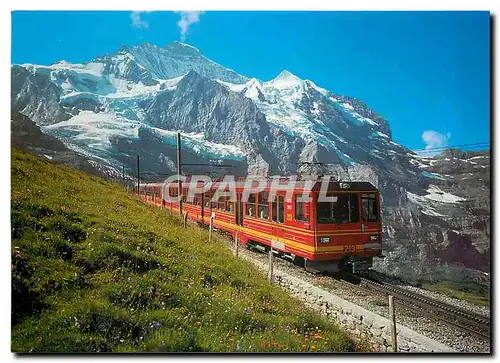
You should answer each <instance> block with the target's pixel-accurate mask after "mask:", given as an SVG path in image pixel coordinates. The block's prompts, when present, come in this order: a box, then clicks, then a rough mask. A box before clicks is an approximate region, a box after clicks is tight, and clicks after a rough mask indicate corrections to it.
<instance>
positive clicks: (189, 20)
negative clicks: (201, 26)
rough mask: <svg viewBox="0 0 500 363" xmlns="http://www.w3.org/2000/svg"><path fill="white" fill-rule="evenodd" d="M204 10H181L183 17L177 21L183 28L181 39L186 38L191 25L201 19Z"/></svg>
mask: <svg viewBox="0 0 500 363" xmlns="http://www.w3.org/2000/svg"><path fill="white" fill-rule="evenodd" d="M202 13H203V11H181V12H180V14H181V18H180V20H179V21H178V22H177V25H178V26H179V28H180V29H181V41H182V42H183V41H185V40H186V36H187V34H188V31H189V26H190V25H191V24H195V23H197V22H199V21H200V15H201V14H202Z"/></svg>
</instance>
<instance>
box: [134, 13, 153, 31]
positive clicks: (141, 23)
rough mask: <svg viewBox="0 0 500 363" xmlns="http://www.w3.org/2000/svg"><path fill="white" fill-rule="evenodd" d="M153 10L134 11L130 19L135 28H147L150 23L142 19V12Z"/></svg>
mask: <svg viewBox="0 0 500 363" xmlns="http://www.w3.org/2000/svg"><path fill="white" fill-rule="evenodd" d="M150 12H151V11H132V13H131V14H130V19H132V26H133V27H134V28H147V27H149V23H148V22H147V21H145V20H144V19H142V14H147V13H150Z"/></svg>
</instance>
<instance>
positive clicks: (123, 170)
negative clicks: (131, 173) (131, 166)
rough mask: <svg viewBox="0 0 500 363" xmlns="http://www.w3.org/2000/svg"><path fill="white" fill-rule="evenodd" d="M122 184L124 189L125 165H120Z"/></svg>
mask: <svg viewBox="0 0 500 363" xmlns="http://www.w3.org/2000/svg"><path fill="white" fill-rule="evenodd" d="M122 183H123V186H124V187H125V164H122Z"/></svg>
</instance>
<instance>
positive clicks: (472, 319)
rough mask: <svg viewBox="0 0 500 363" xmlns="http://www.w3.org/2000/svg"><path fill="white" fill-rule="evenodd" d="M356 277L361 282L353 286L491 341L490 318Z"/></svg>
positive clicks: (391, 286)
mask: <svg viewBox="0 0 500 363" xmlns="http://www.w3.org/2000/svg"><path fill="white" fill-rule="evenodd" d="M354 277H355V278H357V279H358V280H359V284H357V285H355V284H352V283H350V282H348V283H350V284H351V285H355V286H359V287H361V288H363V289H365V290H371V291H376V292H378V293H383V294H385V295H393V296H394V297H395V298H396V299H397V303H398V304H399V305H402V306H404V307H405V308H407V309H410V310H413V311H418V312H419V313H422V314H423V315H426V316H428V317H431V318H433V319H438V320H439V321H442V322H443V323H445V324H447V325H450V326H452V327H455V328H457V329H459V330H461V331H464V332H467V333H472V334H474V335H476V336H478V337H480V338H482V339H490V318H488V317H485V316H483V315H480V314H476V313H473V312H470V311H467V310H465V309H461V308H459V307H456V306H453V305H450V304H447V303H444V302H442V301H439V300H435V299H432V298H429V297H427V296H424V295H422V294H419V293H416V292H413V291H409V290H406V289H404V288H401V287H398V286H395V285H392V284H388V283H381V282H378V281H374V280H371V279H369V278H366V277H362V276H359V275H354Z"/></svg>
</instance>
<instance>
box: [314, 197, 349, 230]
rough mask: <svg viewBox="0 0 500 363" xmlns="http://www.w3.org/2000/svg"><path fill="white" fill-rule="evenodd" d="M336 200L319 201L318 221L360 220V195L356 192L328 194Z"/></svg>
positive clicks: (343, 221)
mask: <svg viewBox="0 0 500 363" xmlns="http://www.w3.org/2000/svg"><path fill="white" fill-rule="evenodd" d="M327 196H328V197H333V199H334V201H330V202H318V208H317V216H318V223H322V224H327V223H330V224H338V223H356V222H359V206H358V195H357V194H355V193H339V194H330V193H328V194H327Z"/></svg>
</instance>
